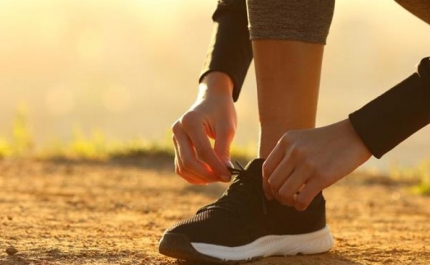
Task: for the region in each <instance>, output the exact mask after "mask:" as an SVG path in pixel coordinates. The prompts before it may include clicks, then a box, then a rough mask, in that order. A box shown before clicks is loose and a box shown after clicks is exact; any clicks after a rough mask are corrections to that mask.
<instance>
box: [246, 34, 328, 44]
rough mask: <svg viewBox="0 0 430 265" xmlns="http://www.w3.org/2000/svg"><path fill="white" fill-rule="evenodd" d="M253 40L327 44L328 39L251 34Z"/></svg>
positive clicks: (314, 36) (294, 35)
mask: <svg viewBox="0 0 430 265" xmlns="http://www.w3.org/2000/svg"><path fill="white" fill-rule="evenodd" d="M250 39H251V40H293V41H302V42H310V43H318V44H324V45H325V44H326V43H327V37H325V36H319V35H301V34H255V33H251V35H250Z"/></svg>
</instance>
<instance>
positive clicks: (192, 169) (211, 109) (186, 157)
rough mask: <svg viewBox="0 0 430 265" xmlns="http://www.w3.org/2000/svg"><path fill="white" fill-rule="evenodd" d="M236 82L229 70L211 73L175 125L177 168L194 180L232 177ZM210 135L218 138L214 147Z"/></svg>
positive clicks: (225, 179) (194, 181) (184, 175)
mask: <svg viewBox="0 0 430 265" xmlns="http://www.w3.org/2000/svg"><path fill="white" fill-rule="evenodd" d="M232 90H233V83H232V82H231V80H230V77H228V76H227V75H226V74H223V73H220V72H211V73H209V74H208V75H207V76H206V77H205V79H204V80H203V82H202V83H201V84H200V92H199V95H198V97H197V100H196V101H195V103H194V104H193V105H192V106H191V108H190V109H189V110H188V111H187V112H185V114H184V115H183V116H182V117H181V118H180V119H179V120H177V121H176V122H175V123H174V124H173V126H172V131H173V143H174V147H175V172H176V173H177V174H178V175H180V176H181V177H182V178H184V179H185V180H187V181H188V182H190V183H193V184H207V183H211V182H216V181H225V182H227V181H230V178H231V174H230V172H229V171H228V169H227V165H229V164H231V162H230V144H231V141H232V140H233V137H234V133H235V131H236V126H237V115H236V110H235V108H234V102H233V99H232ZM209 137H210V138H212V139H215V144H214V147H213V148H212V146H211V144H210V141H209Z"/></svg>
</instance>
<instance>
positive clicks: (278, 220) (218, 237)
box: [166, 159, 325, 247]
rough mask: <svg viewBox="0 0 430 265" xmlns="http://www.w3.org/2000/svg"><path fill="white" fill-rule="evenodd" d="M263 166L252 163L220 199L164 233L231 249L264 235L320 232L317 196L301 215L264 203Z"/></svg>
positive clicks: (319, 199) (258, 161) (322, 221)
mask: <svg viewBox="0 0 430 265" xmlns="http://www.w3.org/2000/svg"><path fill="white" fill-rule="evenodd" d="M263 162H264V160H263V159H256V160H254V161H252V162H251V163H250V164H248V166H247V167H246V170H245V171H242V172H241V173H240V174H239V175H238V176H237V177H236V178H235V180H234V181H233V183H232V184H231V186H230V188H229V189H228V190H227V191H226V192H225V193H224V195H223V196H222V197H221V198H220V199H218V200H217V201H215V202H214V203H211V204H209V205H207V206H205V207H203V208H201V209H200V210H199V211H198V212H197V214H196V215H195V216H194V217H191V218H189V219H186V220H183V221H180V222H178V223H176V224H175V225H174V226H173V227H171V228H170V229H168V230H167V231H166V233H174V234H182V235H185V236H186V237H187V238H188V239H189V240H190V242H195V243H208V244H214V245H222V246H229V247H234V246H241V245H245V244H248V243H251V242H253V241H254V240H256V239H258V238H260V237H263V236H267V235H292V234H303V233H309V232H314V231H317V230H319V229H322V228H323V227H324V226H325V201H324V198H323V196H322V194H321V193H320V194H319V195H318V196H317V197H316V198H315V199H314V200H313V202H312V203H311V205H310V206H309V207H308V209H307V210H306V211H304V212H299V211H297V210H295V209H294V208H293V207H289V206H284V205H281V204H280V203H278V202H276V201H266V200H265V198H264V193H263V189H262V173H261V171H262V165H263ZM265 209H266V211H267V212H266V213H265Z"/></svg>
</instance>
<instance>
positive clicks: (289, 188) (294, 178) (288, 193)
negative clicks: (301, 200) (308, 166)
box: [279, 168, 310, 206]
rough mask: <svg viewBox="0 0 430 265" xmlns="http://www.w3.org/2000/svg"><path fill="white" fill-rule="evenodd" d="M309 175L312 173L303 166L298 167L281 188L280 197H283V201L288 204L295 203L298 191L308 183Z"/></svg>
mask: <svg viewBox="0 0 430 265" xmlns="http://www.w3.org/2000/svg"><path fill="white" fill-rule="evenodd" d="M309 177H310V175H309V172H308V171H306V170H305V169H303V168H299V169H297V168H296V170H294V172H293V173H292V174H291V175H290V177H289V178H288V179H287V180H286V181H285V182H284V184H282V187H281V188H280V189H279V197H280V198H281V201H282V202H283V203H284V204H286V205H291V206H293V205H295V203H296V198H297V196H298V193H299V192H300V191H301V189H302V187H303V185H305V184H306V181H307V179H308V178H309Z"/></svg>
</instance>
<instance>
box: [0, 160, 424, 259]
mask: <svg viewBox="0 0 430 265" xmlns="http://www.w3.org/2000/svg"><path fill="white" fill-rule="evenodd" d="M410 185H411V181H393V180H392V179H390V178H387V177H378V176H369V175H363V174H355V175H352V176H349V177H347V178H346V179H344V180H343V181H342V182H340V183H338V184H337V185H335V186H333V187H331V188H329V189H328V190H327V191H326V192H325V195H326V199H327V216H328V224H329V225H330V228H331V230H332V232H333V235H334V238H335V246H334V248H333V249H332V250H330V251H329V252H328V253H325V254H321V255H313V256H297V257H286V258H284V257H275V258H267V259H263V260H259V261H255V262H253V263H252V264H253V265H280V264H297V265H305V264H306V265H307V264H323V265H328V264H330V265H336V264H345V265H356V264H430V198H429V197H423V196H416V195H412V194H411V193H410V191H409V189H408V187H409V186H410ZM224 189H225V186H223V185H219V184H217V185H211V186H207V187H196V186H191V185H187V184H186V183H185V182H183V181H182V180H181V179H180V178H178V177H176V176H175V175H174V173H173V171H172V167H171V163H170V161H164V162H163V161H157V160H154V159H148V158H141V159H139V160H136V159H135V160H122V161H119V160H116V161H109V162H67V161H62V162H61V161H56V162H52V161H51V162H46V161H45V162H41V161H34V160H2V161H1V160H0V265H12V264H18V265H21V264H22V265H23V264H148V265H150V264H151V265H152V264H154V265H155V264H160V265H161V264H178V265H179V264H181V265H196V264H192V263H189V262H182V261H177V260H174V259H170V258H167V257H163V256H161V255H160V254H158V251H157V244H158V240H159V238H160V236H161V234H162V233H163V231H164V229H165V228H167V227H168V226H170V225H171V224H172V223H173V222H175V221H178V220H180V219H182V218H185V217H188V216H190V215H192V214H194V212H195V211H196V209H197V208H198V207H200V206H202V205H204V204H206V203H208V202H210V201H212V200H214V199H215V198H216V197H218V196H219V195H220V194H221V193H222V192H223V190H224ZM10 247H13V248H15V249H16V250H17V251H18V252H17V253H16V254H14V255H8V254H7V253H6V249H7V248H9V251H10V250H11V248H10Z"/></svg>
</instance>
